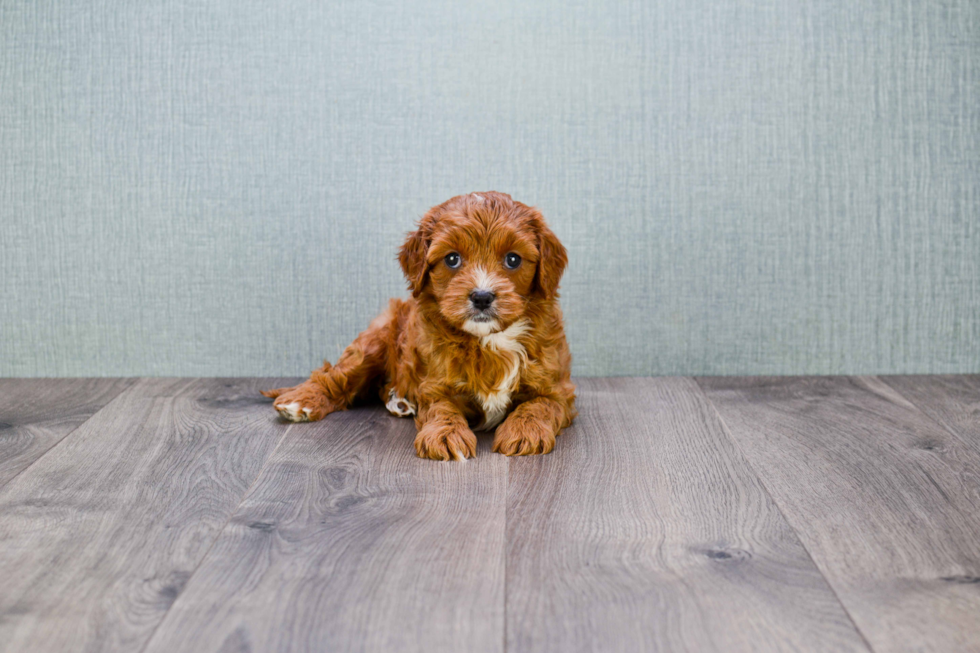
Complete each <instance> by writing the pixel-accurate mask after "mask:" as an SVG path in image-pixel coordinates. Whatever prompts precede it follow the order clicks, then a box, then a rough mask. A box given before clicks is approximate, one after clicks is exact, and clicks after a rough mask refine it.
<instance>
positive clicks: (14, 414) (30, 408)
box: [0, 379, 135, 487]
mask: <svg viewBox="0 0 980 653" xmlns="http://www.w3.org/2000/svg"><path fill="white" fill-rule="evenodd" d="M134 381H135V379H0V487H2V486H4V485H6V484H7V482H8V481H10V479H12V478H13V477H15V476H17V474H19V473H21V472H22V471H23V470H24V469H26V468H27V467H28V466H29V465H30V464H31V463H33V462H34V461H35V460H37V459H38V458H40V457H41V456H43V455H44V453H45V452H46V451H48V450H49V449H50V448H51V447H53V446H55V445H56V444H58V442H60V441H61V439H62V438H63V437H65V436H66V435H68V434H69V433H71V432H72V431H74V430H75V429H76V428H78V426H79V425H80V424H81V423H82V422H84V421H85V420H87V419H88V418H89V417H91V416H92V415H93V414H94V413H95V412H96V411H98V410H99V409H101V408H102V407H103V406H105V405H106V404H107V403H109V402H110V401H112V400H113V399H114V398H115V397H116V395H118V394H119V393H120V392H122V391H123V390H125V389H126V388H127V387H129V386H130V385H132V384H133V382H134Z"/></svg>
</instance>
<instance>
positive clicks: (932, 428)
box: [699, 377, 980, 652]
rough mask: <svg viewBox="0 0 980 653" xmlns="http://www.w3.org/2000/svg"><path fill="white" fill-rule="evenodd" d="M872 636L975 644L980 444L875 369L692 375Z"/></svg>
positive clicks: (882, 645) (948, 645)
mask: <svg viewBox="0 0 980 653" xmlns="http://www.w3.org/2000/svg"><path fill="white" fill-rule="evenodd" d="M699 381H700V383H701V385H702V387H703V388H704V389H705V391H706V392H707V395H708V397H709V398H710V400H711V401H712V402H713V403H714V405H715V406H716V407H717V409H718V411H719V412H720V414H721V417H722V419H723V420H724V422H725V424H726V425H727V427H728V429H729V430H730V432H731V434H732V436H733V438H734V439H735V440H736V442H737V444H738V445H739V447H740V448H741V449H742V451H743V453H744V454H745V456H746V458H747V459H748V460H749V462H750V463H751V464H752V466H753V468H754V469H755V470H756V472H758V474H759V476H760V478H761V479H762V481H763V483H765V485H766V487H767V488H768V489H769V491H770V493H771V494H772V496H773V497H774V499H775V500H776V502H777V503H778V504H779V505H780V507H781V508H782V510H783V513H784V514H785V515H786V517H787V519H788V520H789V522H790V523H791V524H792V526H793V527H794V529H795V530H796V531H797V532H798V533H799V535H800V538H801V539H802V541H803V543H804V544H805V545H806V547H807V549H808V550H809V552H810V554H811V555H812V557H813V559H814V561H815V562H816V563H817V565H818V566H819V567H820V569H821V571H823V573H824V575H825V576H826V578H827V579H828V581H829V582H830V584H831V585H832V586H833V587H834V589H835V591H836V592H837V594H838V596H839V597H840V598H841V601H842V602H843V603H844V606H845V607H846V608H847V610H848V611H849V613H850V614H851V616H852V617H853V618H854V620H855V622H856V623H857V625H858V627H859V628H860V630H861V632H862V633H863V634H864V635H865V637H866V638H867V640H868V641H869V642H870V644H871V646H872V647H873V648H874V649H875V650H876V651H879V652H885V651H976V650H978V647H980V618H978V615H980V591H978V589H980V584H978V581H980V455H978V453H977V451H975V450H974V449H972V448H971V447H969V446H968V445H966V444H964V443H963V442H962V441H961V440H960V439H958V438H957V437H955V436H953V435H951V434H950V433H949V432H948V431H946V430H945V429H943V428H941V427H940V426H939V425H938V424H936V423H935V422H933V421H932V420H930V419H928V418H927V417H926V416H925V415H924V414H923V413H922V412H921V411H919V410H918V409H916V408H915V407H914V406H913V405H911V404H909V402H908V401H906V400H905V399H904V398H903V397H902V396H900V395H899V394H898V393H896V392H895V391H894V390H893V389H892V388H891V387H890V386H888V385H886V384H884V383H883V382H882V381H880V380H879V379H877V378H874V377H860V378H843V377H823V378H768V379H766V378H751V379H750V378H705V379H700V380H699Z"/></svg>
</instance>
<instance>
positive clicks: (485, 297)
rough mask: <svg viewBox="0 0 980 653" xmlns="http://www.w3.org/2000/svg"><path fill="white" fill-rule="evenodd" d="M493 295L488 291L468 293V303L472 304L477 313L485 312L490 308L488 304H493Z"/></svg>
mask: <svg viewBox="0 0 980 653" xmlns="http://www.w3.org/2000/svg"><path fill="white" fill-rule="evenodd" d="M495 297H496V295H494V294H493V293H492V292H490V291H489V290H474V291H473V292H471V293H470V301H471V302H473V307H474V308H476V309H477V310H479V311H485V310H487V309H488V308H490V304H492V303H493V300H494V298H495Z"/></svg>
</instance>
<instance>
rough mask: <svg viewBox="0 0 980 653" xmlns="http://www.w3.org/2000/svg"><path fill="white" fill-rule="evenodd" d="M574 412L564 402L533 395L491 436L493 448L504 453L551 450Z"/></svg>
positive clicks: (523, 453)
mask: <svg viewBox="0 0 980 653" xmlns="http://www.w3.org/2000/svg"><path fill="white" fill-rule="evenodd" d="M573 416H574V415H573V414H572V413H571V412H570V409H569V407H568V406H567V404H565V403H562V402H560V401H556V400H555V399H551V398H548V397H536V398H534V399H531V400H529V401H525V402H524V403H522V404H520V405H519V406H518V407H517V408H515V409H514V410H513V411H512V412H511V414H510V415H508V416H507V419H505V420H504V422H503V424H501V425H500V426H498V427H497V431H496V432H495V433H494V436H493V450H494V451H496V452H498V453H502V454H504V455H505V456H527V455H530V454H543V453H551V450H552V449H554V448H555V438H556V437H558V433H560V432H561V430H562V429H563V428H564V427H565V426H567V425H568V424H569V423H571V418H572V417H573Z"/></svg>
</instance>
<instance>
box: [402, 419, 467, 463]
mask: <svg viewBox="0 0 980 653" xmlns="http://www.w3.org/2000/svg"><path fill="white" fill-rule="evenodd" d="M415 451H416V452H418V454H419V458H431V459H432V460H466V459H467V458H473V457H474V456H476V436H475V435H473V431H471V430H470V429H468V428H467V427H465V426H462V427H460V426H453V425H448V424H445V423H439V422H438V421H436V420H433V421H431V422H428V423H427V424H425V425H424V426H423V427H422V428H420V429H419V433H418V435H416V436H415Z"/></svg>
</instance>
